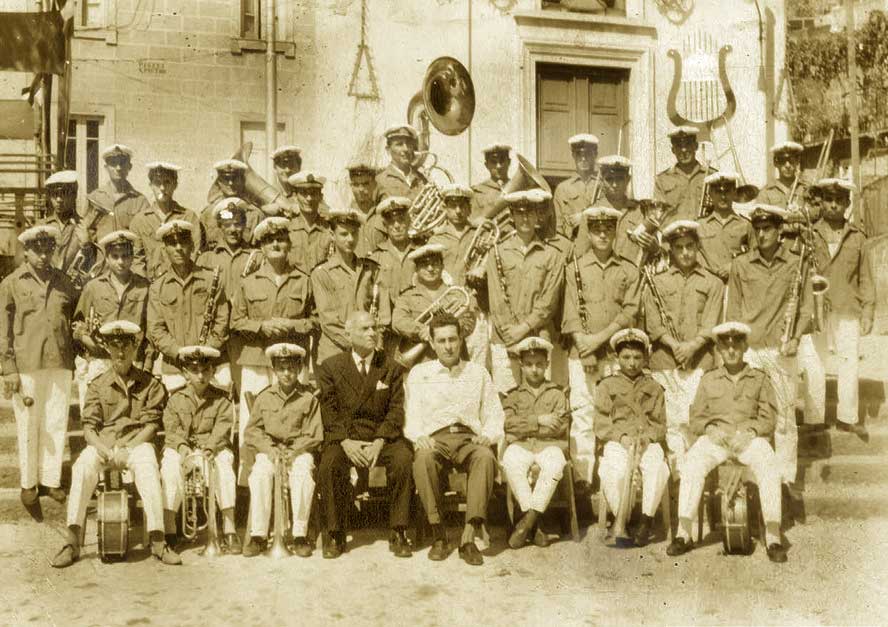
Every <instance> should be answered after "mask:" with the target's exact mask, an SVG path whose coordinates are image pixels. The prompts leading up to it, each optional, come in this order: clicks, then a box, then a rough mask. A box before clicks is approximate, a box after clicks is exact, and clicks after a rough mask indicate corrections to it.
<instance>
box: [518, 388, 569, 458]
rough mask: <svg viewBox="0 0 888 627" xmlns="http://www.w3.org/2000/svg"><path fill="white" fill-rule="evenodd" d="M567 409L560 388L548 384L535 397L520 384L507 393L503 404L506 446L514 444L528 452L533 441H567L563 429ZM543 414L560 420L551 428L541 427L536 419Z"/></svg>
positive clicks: (565, 395)
mask: <svg viewBox="0 0 888 627" xmlns="http://www.w3.org/2000/svg"><path fill="white" fill-rule="evenodd" d="M569 409H570V405H569V403H568V400H567V394H566V391H565V389H564V388H563V387H561V386H560V385H558V384H556V383H552V382H551V381H545V382H543V384H542V385H541V386H540V390H539V393H538V394H537V393H535V392H534V390H533V389H532V388H531V387H530V386H529V385H527V384H526V383H522V384H521V385H519V386H518V387H516V388H513V389H511V390H509V392H508V393H507V394H506V398H505V399H504V400H503V411H504V412H505V415H506V418H505V424H504V425H503V430H504V431H505V433H506V444H511V443H512V442H518V443H519V445H524V446H526V447H528V448H534V445H535V444H536V440H538V439H539V440H563V439H564V438H566V437H567V425H568V420H569V415H568V414H567V413H566V412H567V410H569ZM543 414H556V415H560V416H561V420H560V422H558V423H557V424H556V426H555V427H543V426H540V424H539V422H537V418H538V417H539V416H542V415H543Z"/></svg>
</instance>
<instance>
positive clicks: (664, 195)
mask: <svg viewBox="0 0 888 627" xmlns="http://www.w3.org/2000/svg"><path fill="white" fill-rule="evenodd" d="M715 171H716V170H715V169H713V168H709V169H705V168H704V167H703V166H702V165H701V164H700V163H697V164H696V165H695V166H694V168H693V169H692V170H691V173H690V174H685V173H684V171H683V170H682V169H681V168H679V167H678V165H674V166H672V167H671V168H667V169H666V170H663V171H662V172H660V173H659V174H658V175H657V178H656V179H655V181H654V198H655V199H656V200H660V201H663V202H666V203H668V204H669V206H670V207H673V208H674V211H673V212H672V213H670V214H669V220H667V221H666V222H664V224H663V225H662V226H666V224H668V223H669V222H674V221H675V220H696V219H697V212H698V211H699V210H700V199H701V197H702V196H703V179H705V178H706V177H707V176H709V175H710V174H712V173H713V172H715Z"/></svg>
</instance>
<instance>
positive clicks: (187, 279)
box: [160, 263, 200, 286]
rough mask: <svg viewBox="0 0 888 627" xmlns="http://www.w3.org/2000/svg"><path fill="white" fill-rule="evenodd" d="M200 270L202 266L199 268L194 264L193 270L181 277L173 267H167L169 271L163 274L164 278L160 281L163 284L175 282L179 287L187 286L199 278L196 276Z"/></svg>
mask: <svg viewBox="0 0 888 627" xmlns="http://www.w3.org/2000/svg"><path fill="white" fill-rule="evenodd" d="M199 269H200V266H198V265H197V264H196V263H192V264H191V270H189V271H188V274H187V275H185V276H184V277H180V276H179V273H178V272H176V271H175V270H174V269H173V266H172V265H167V271H166V272H165V273H164V274H163V276H162V277H160V280H161V282H167V281H175V282H176V283H178V284H179V285H182V286H185V285H188V284H189V283H191V281H193V280H194V279H195V278H197V277H196V276H195V275H196V274H197V271H198V270H199Z"/></svg>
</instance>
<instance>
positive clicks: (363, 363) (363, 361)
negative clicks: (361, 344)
mask: <svg viewBox="0 0 888 627" xmlns="http://www.w3.org/2000/svg"><path fill="white" fill-rule="evenodd" d="M375 354H376V351H373V352H371V353H369V354H368V355H367V356H366V357H361V356H360V355H358V354H357V353H356V352H355V351H352V359H354V360H355V368H357V369H358V372H360V373H361V374H367V373H368V372H370V364H371V363H373V356H374V355H375ZM365 368H366V369H365Z"/></svg>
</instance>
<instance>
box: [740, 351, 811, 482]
mask: <svg viewBox="0 0 888 627" xmlns="http://www.w3.org/2000/svg"><path fill="white" fill-rule="evenodd" d="M743 357H744V359H745V360H746V362H747V363H748V364H749V365H751V366H755V367H756V368H761V369H762V370H764V371H765V372H766V373H768V378H769V379H770V380H771V385H773V386H774V393H775V394H776V396H777V426H776V429H775V430H774V448H775V449H776V453H777V459H778V460H779V463H780V476H781V477H783V482H784V483H792V482H794V481H795V479H796V472H797V470H798V452H799V428H798V426H797V425H796V419H795V401H796V395H797V393H798V360H797V359H796V358H795V357H784V356H782V355H781V354H780V351H779V349H777V348H750V349H748V350H747V351H746V354H745V355H744V356H743Z"/></svg>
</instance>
